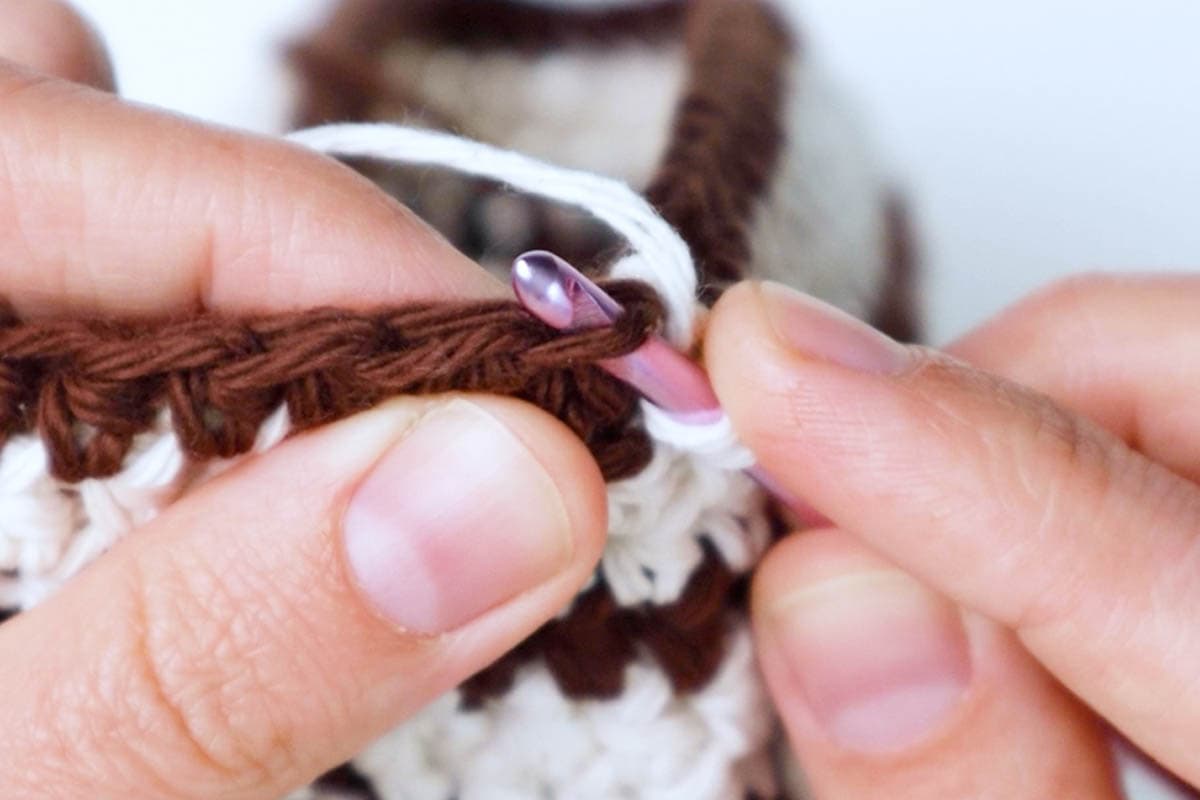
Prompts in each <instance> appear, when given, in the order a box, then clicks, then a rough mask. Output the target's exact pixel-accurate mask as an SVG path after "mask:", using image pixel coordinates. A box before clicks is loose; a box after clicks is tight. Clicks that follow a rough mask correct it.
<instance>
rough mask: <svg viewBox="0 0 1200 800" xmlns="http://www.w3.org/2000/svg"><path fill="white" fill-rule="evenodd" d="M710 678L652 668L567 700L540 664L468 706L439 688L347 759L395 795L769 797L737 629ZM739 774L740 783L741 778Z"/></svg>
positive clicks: (754, 685)
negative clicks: (696, 686)
mask: <svg viewBox="0 0 1200 800" xmlns="http://www.w3.org/2000/svg"><path fill="white" fill-rule="evenodd" d="M729 646H730V647H729V654H728V656H727V658H726V659H725V661H724V662H723V663H722V665H721V668H720V670H719V672H718V673H717V675H716V676H715V677H714V679H713V680H712V682H711V683H709V684H708V685H707V686H706V687H704V688H703V689H701V690H700V691H698V692H695V693H693V694H690V695H686V696H680V695H677V694H676V693H675V691H674V689H673V688H672V687H671V685H670V683H669V682H668V681H667V680H666V678H665V676H664V675H663V674H662V672H661V671H660V670H658V669H657V668H656V667H655V666H654V665H653V664H652V663H650V662H646V661H639V662H636V663H634V664H632V665H630V666H629V667H628V668H627V670H626V674H625V690H624V691H623V692H622V693H621V695H620V696H618V697H616V698H614V699H612V700H603V701H600V700H572V699H571V698H568V697H565V696H564V695H563V694H562V693H561V692H560V691H559V690H558V687H557V686H556V685H555V683H554V680H553V678H551V677H550V675H549V673H548V672H547V671H546V669H545V667H543V666H541V665H530V666H527V667H525V668H523V669H522V670H520V671H519V672H518V674H517V677H516V680H515V683H514V686H513V688H512V689H511V691H509V692H508V693H507V694H505V695H504V696H502V697H498V698H495V699H493V700H490V701H488V702H487V703H485V704H484V706H483V707H482V708H480V709H478V710H475V711H463V710H462V709H460V708H459V697H458V693H457V692H450V693H449V694H447V695H445V696H443V697H442V698H440V699H439V700H437V701H435V702H434V703H433V704H432V705H430V706H428V707H427V708H425V709H424V710H423V711H422V712H421V713H419V714H418V715H417V716H415V717H414V718H413V719H411V720H409V722H408V723H406V724H404V725H402V726H400V727H399V728H397V729H395V730H394V731H392V732H391V733H390V734H388V735H387V736H385V737H383V738H382V739H379V740H378V741H377V742H376V743H375V744H373V745H372V746H371V747H369V748H368V749H367V750H366V751H364V752H363V753H362V754H361V755H360V756H359V757H358V758H357V759H355V761H354V764H355V766H356V767H357V768H358V769H359V770H360V771H361V772H362V773H363V774H364V775H366V776H367V777H368V778H369V779H370V780H371V781H372V783H373V784H374V785H375V786H376V788H377V789H378V791H379V792H380V794H381V796H383V797H392V798H405V800H510V799H511V800H528V798H533V797H546V798H551V797H552V798H556V800H612V799H613V798H628V799H629V800H637V799H639V798H646V799H647V800H651V799H652V800H743V798H744V797H745V794H746V792H747V791H748V790H755V791H757V792H759V793H760V794H761V795H762V796H772V795H773V794H774V787H773V786H772V785H771V778H770V772H769V770H766V769H762V768H761V764H758V763H753V760H754V759H755V758H756V757H758V758H761V754H762V753H763V751H764V750H765V749H766V744H767V739H768V736H769V734H770V726H771V723H770V718H771V717H770V713H769V711H768V708H767V705H766V699H765V697H764V694H763V691H762V688H761V684H760V681H759V680H758V678H757V673H756V667H755V664H754V659H753V648H752V647H751V643H750V637H749V634H748V633H747V632H746V631H744V630H743V631H739V632H738V633H737V634H735V635H734V636H733V637H732V638H731V640H730V642H729ZM748 779H751V782H748Z"/></svg>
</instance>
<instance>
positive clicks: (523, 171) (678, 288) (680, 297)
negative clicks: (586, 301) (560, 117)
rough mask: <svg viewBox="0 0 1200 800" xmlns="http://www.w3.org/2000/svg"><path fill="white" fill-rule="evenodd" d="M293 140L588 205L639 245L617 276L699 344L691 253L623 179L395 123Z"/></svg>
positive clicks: (676, 335)
mask: <svg viewBox="0 0 1200 800" xmlns="http://www.w3.org/2000/svg"><path fill="white" fill-rule="evenodd" d="M287 138H288V139H289V140H290V141H292V142H294V143H296V144H299V145H303V146H305V147H308V148H311V149H313V150H316V151H318V152H321V153H325V154H328V155H337V156H343V157H352V158H372V159H378V160H382V161H391V162H396V163H401V164H411V165H421V166H436V167H445V168H446V169H450V170H453V171H455V172H461V173H464V174H467V175H475V176H477V177H480V178H488V179H490V180H494V181H498V182H500V183H504V184H507V185H508V186H511V187H512V188H514V189H517V190H520V191H521V192H523V193H526V194H531V195H536V196H538V197H544V198H546V199H548V200H553V201H555V202H558V203H562V204H563V205H569V206H574V207H576V208H579V209H582V210H584V211H587V212H588V213H590V214H592V215H593V216H594V217H596V218H597V219H598V220H600V221H601V222H603V223H605V224H606V225H608V226H609V227H610V228H612V230H613V232H615V233H616V234H618V235H619V236H621V237H622V238H623V239H625V241H626V242H627V243H628V244H629V246H630V248H631V249H632V251H633V252H632V253H631V254H630V255H628V256H626V257H625V258H622V259H621V260H620V262H619V263H618V264H616V265H615V266H614V268H613V271H612V274H613V276H614V277H619V278H636V279H637V280H640V281H644V282H646V283H648V284H650V285H651V286H653V287H654V288H655V290H656V291H657V292H658V293H659V295H660V297H661V298H662V301H663V304H664V305H665V306H666V309H667V323H666V335H667V338H669V339H670V340H671V341H672V342H673V343H674V344H675V345H676V346H679V347H682V348H687V347H689V346H690V345H691V342H692V335H693V330H694V327H695V320H696V312H697V305H696V267H695V264H694V262H693V261H692V255H691V251H690V250H689V249H688V246H687V243H686V242H684V241H683V238H682V237H680V235H679V234H678V233H676V232H675V229H674V228H672V227H671V226H670V225H669V224H667V222H666V220H664V219H663V218H662V217H661V216H659V214H658V212H657V211H655V210H654V208H653V207H652V206H651V205H650V204H649V203H648V202H647V201H646V199H645V198H644V197H642V196H641V195H640V194H638V193H637V192H635V191H633V190H632V189H630V188H629V187H628V186H626V185H625V184H624V183H622V182H621V181H618V180H613V179H612V178H606V177H603V176H601V175H596V174H593V173H590V172H583V171H581V170H573V169H566V168H564V167H557V166H554V165H552V164H547V163H545V162H543V161H538V160H537V159H534V158H530V157H528V156H525V155H522V154H520V153H516V152H513V151H511V150H504V149H502V148H499V147H493V146H491V145H487V144H483V143H482V142H476V141H472V140H470V139H464V138H462V137H459V136H454V135H452V134H448V133H442V132H439V131H430V130H424V129H421V128H410V127H405V126H402V125H389V124H387V123H342V124H336V125H324V126H321V127H317V128H309V129H307V130H302V131H297V132H295V133H292V134H290V135H289V136H288V137H287Z"/></svg>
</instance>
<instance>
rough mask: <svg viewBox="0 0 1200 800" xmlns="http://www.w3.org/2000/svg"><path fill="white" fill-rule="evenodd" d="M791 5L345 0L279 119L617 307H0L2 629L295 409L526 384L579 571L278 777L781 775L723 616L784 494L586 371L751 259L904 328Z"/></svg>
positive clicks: (453, 795) (892, 252) (371, 794)
mask: <svg viewBox="0 0 1200 800" xmlns="http://www.w3.org/2000/svg"><path fill="white" fill-rule="evenodd" d="M794 5H795V3H793V2H792V1H791V0H691V1H690V2H689V1H687V0H343V2H341V3H340V4H338V5H336V6H335V8H334V11H333V13H332V15H331V17H330V18H329V19H328V20H327V21H326V22H325V24H323V25H322V26H320V27H319V28H318V29H317V30H316V31H314V32H313V33H312V35H311V36H309V37H308V38H307V39H305V40H304V41H302V42H299V43H297V44H295V45H293V47H292V48H291V50H290V53H289V55H290V58H291V61H292V63H293V65H294V66H295V68H296V71H297V74H298V76H299V77H300V81H299V84H300V88H301V93H300V105H299V111H298V118H299V122H300V123H302V127H306V128H307V129H306V130H301V131H300V132H298V133H296V134H292V136H291V137H289V138H291V139H292V141H294V142H296V143H298V144H300V145H303V146H306V147H310V148H312V149H315V150H318V151H321V152H324V153H327V154H330V155H332V156H335V157H338V158H342V159H344V160H346V161H347V163H349V164H351V165H352V166H354V167H355V168H357V169H359V170H360V171H362V172H363V173H364V174H366V175H368V176H369V177H371V178H373V179H374V180H376V181H377V183H379V185H381V186H382V187H383V188H384V189H386V190H387V191H389V192H390V193H392V194H394V195H395V196H396V197H398V198H399V199H401V200H402V201H404V202H405V203H407V204H408V205H409V206H411V207H412V208H413V209H414V210H416V211H417V212H418V213H419V214H421V215H422V216H424V217H425V218H426V219H427V220H428V221H429V222H431V223H432V224H434V225H435V226H436V227H438V228H439V229H440V230H441V231H442V232H443V233H444V234H445V235H446V236H447V237H448V238H449V239H450V240H451V241H452V242H454V244H455V245H457V246H458V247H459V248H460V249H462V250H463V251H464V252H466V253H467V254H468V255H470V256H471V257H473V258H475V259H476V260H477V261H479V262H480V263H481V264H484V265H485V266H487V267H489V268H494V269H497V270H507V265H508V264H509V263H510V262H511V260H512V258H513V257H514V256H515V255H516V254H518V253H520V252H522V251H524V250H527V249H531V248H539V249H547V250H552V251H554V252H557V253H559V254H561V255H562V256H564V257H565V258H566V259H567V260H569V261H571V262H572V263H574V264H576V265H577V266H580V267H581V268H584V269H585V271H587V272H588V273H589V274H591V275H593V276H594V277H595V278H596V280H598V281H599V282H600V283H601V285H602V286H603V287H604V288H605V290H606V291H608V292H609V293H610V294H611V295H612V296H613V297H614V298H615V299H616V300H617V301H618V302H619V303H620V304H621V306H623V307H624V309H625V313H624V314H623V315H622V316H621V317H620V318H619V319H618V320H617V321H616V322H615V323H614V324H613V325H612V326H609V327H600V328H592V329H589V330H580V331H559V330H555V329H553V328H551V327H549V326H548V325H546V324H544V323H543V322H541V321H539V320H538V319H536V318H535V317H533V316H532V315H531V314H529V313H528V312H527V311H526V310H525V309H524V308H522V307H521V306H520V305H519V304H518V303H516V302H515V301H486V302H478V301H473V302H458V303H455V302H437V303H418V304H407V305H404V306H401V307H388V308H374V309H372V308H366V309H332V308H317V309H309V310H303V311H296V312H290V313H284V314H274V315H265V316H259V317H238V318H233V317H229V316H220V315H216V314H208V313H202V314H198V315H196V316H194V317H190V318H172V319H170V320H160V321H158V322H146V321H140V322H137V323H129V324H124V323H120V322H113V321H100V320H52V321H23V320H20V319H18V318H17V317H16V316H15V315H13V314H12V313H10V312H8V311H6V310H5V308H4V307H3V305H2V304H0V448H2V449H0V619H2V618H3V617H5V616H8V615H11V614H13V613H17V612H19V611H21V610H24V609H27V608H30V607H32V606H33V605H35V604H37V603H38V602H39V601H40V600H42V599H43V598H45V597H47V596H48V595H49V594H51V593H52V592H54V591H55V589H56V588H58V587H59V586H61V585H62V584H63V583H64V582H65V581H67V580H69V579H70V578H71V576H72V575H73V574H75V573H76V572H78V571H79V570H80V569H81V568H82V567H83V566H85V565H86V564H87V563H89V562H90V561H91V560H93V559H95V558H97V557H99V556H101V555H102V554H103V552H104V551H105V550H106V549H107V548H108V547H110V546H111V545H112V544H113V543H114V542H115V541H116V540H117V539H118V538H120V537H121V536H123V535H125V534H126V533H127V532H129V531H130V530H131V529H133V528H134V527H136V526H138V525H141V524H143V523H145V522H146V521H147V520H149V519H151V518H153V517H154V516H155V515H156V514H157V513H159V512H160V511H161V510H162V509H163V508H165V507H166V506H168V505H169V504H171V503H172V502H174V501H175V500H176V499H178V498H179V497H180V496H182V495H183V494H185V493H187V492H188V491H190V490H192V489H193V488H195V487H196V486H198V485H199V484H200V483H202V482H204V481H205V480H207V479H209V478H210V477H211V476H212V475H214V474H216V473H217V472H219V471H221V470H223V469H225V468H227V467H228V466H229V465H230V464H232V463H235V462H236V460H237V459H238V458H239V457H242V456H244V455H245V454H247V453H250V452H254V451H260V450H263V449H266V448H269V447H271V446H273V445H274V444H275V443H277V442H279V441H280V440H281V439H282V438H283V437H285V436H287V435H288V434H289V433H291V432H294V431H299V430H303V429H305V428H310V427H312V426H316V425H320V424H323V423H326V422H329V421H332V420H335V419H338V418H341V417H344V416H346V415H348V414H352V413H355V412H357V411H360V410H362V409H364V408H367V407H370V406H372V405H374V404H376V403H378V402H380V401H382V400H384V399H386V398H388V397H391V396H395V395H399V394H421V393H436V392H444V391H451V390H453V391H486V392H492V393H499V394H505V395H510V396H514V397H519V398H521V399H524V400H527V401H529V402H532V403H535V404H537V405H538V406H540V407H542V408H544V409H546V410H547V411H549V412H550V413H552V414H554V415H555V416H557V417H559V418H560V419H562V420H563V421H564V422H565V423H566V424H567V425H568V426H569V427H570V428H571V429H572V430H573V431H574V432H575V433H576V434H577V435H578V436H579V437H580V438H581V439H582V440H583V441H584V442H585V443H586V444H587V446H588V448H589V449H590V450H591V452H592V453H593V455H594V456H595V458H596V460H597V462H598V463H599V464H600V467H601V470H602V472H603V474H604V476H605V479H606V481H607V482H608V511H609V532H608V541H607V544H606V548H605V551H604V555H603V558H602V561H601V563H600V565H599V566H598V568H597V571H596V574H595V576H594V578H593V580H592V581H591V582H590V583H589V585H588V586H586V587H585V588H584V589H583V591H582V592H581V593H580V594H579V595H578V596H577V597H576V598H575V599H574V601H573V602H572V603H571V605H570V606H569V607H567V608H564V609H562V611H561V612H560V613H559V615H558V616H557V617H556V618H555V619H553V620H551V621H550V622H548V623H547V624H546V625H544V626H543V627H542V628H541V629H539V630H538V631H537V632H535V633H534V634H533V635H532V636H530V637H529V638H528V639H527V640H526V641H524V642H523V643H522V644H520V645H519V646H518V647H517V648H516V649H515V650H513V651H512V652H510V653H509V654H508V655H507V656H505V657H504V658H503V659H501V660H500V661H499V662H497V663H495V664H494V665H492V666H491V667H489V668H488V669H486V670H484V671H483V672H482V673H480V674H478V675H476V676H475V677H473V678H472V679H470V680H469V681H468V682H466V683H465V684H463V685H461V686H459V687H458V688H457V689H455V690H454V691H452V692H450V693H448V694H447V695H445V696H443V697H442V698H440V699H439V700H437V701H436V702H434V703H433V704H431V705H430V706H428V707H427V708H425V709H424V710H422V711H421V712H419V713H418V714H417V715H416V716H415V717H414V718H413V719H411V720H409V721H408V722H406V723H405V724H403V725H401V726H399V727H398V728H396V729H395V730H394V731H392V732H391V733H389V734H388V735H386V736H385V737H383V738H382V739H380V740H378V741H377V742H375V743H374V744H373V745H372V746H370V747H369V748H368V749H367V750H366V751H364V752H362V753H360V754H359V755H358V756H357V757H356V758H354V759H353V760H352V761H351V762H350V763H348V764H346V765H344V766H343V767H341V768H339V769H337V770H335V771H333V772H331V773H329V774H328V775H326V776H323V777H322V778H321V779H320V780H319V781H317V782H316V783H314V784H313V785H312V786H310V787H306V788H304V789H302V790H300V791H298V792H297V793H296V795H295V796H294V797H295V798H297V799H299V798H311V799H312V800H316V799H317V798H326V799H328V800H332V799H333V798H378V800H402V799H403V800H409V799H411V800H509V799H511V800H518V799H520V800H525V799H526V798H563V799H564V800H565V799H567V798H578V800H590V799H592V798H595V799H596V800H601V799H603V800H610V799H612V798H646V799H647V800H655V799H657V798H663V799H667V798H671V799H678V800H745V799H747V798H757V799H758V800H771V799H774V798H785V797H796V796H797V792H798V791H799V790H798V789H796V788H794V787H790V786H789V785H788V782H787V781H786V780H785V776H784V772H786V770H784V769H782V768H781V767H780V765H779V761H778V759H776V758H775V756H774V753H773V750H772V743H773V738H774V721H773V719H772V716H771V713H770V710H769V707H768V704H767V702H766V697H765V693H764V690H763V687H762V682H761V679H760V677H759V676H758V673H757V669H756V666H755V664H754V659H753V652H752V648H751V645H750V641H749V633H748V625H747V620H746V611H745V608H744V592H745V584H746V578H747V574H748V572H749V570H750V569H751V568H752V567H753V565H754V564H755V563H756V561H757V559H758V558H759V557H760V556H761V554H762V553H763V551H764V550H765V549H766V547H767V545H768V544H769V541H770V539H771V537H772V536H773V535H774V534H776V533H778V532H779V531H778V527H779V526H778V523H777V516H776V515H775V514H774V513H773V510H772V507H771V504H770V502H769V501H768V499H767V498H766V497H765V496H764V495H763V493H762V492H761V490H760V489H759V488H758V487H757V485H756V484H755V483H754V482H753V481H751V480H750V479H749V478H748V477H746V475H745V474H744V473H743V472H742V469H743V468H745V467H746V466H748V464H749V463H750V462H749V459H748V455H747V454H746V453H745V452H744V451H743V450H742V448H740V447H739V446H738V445H737V442H736V441H735V440H734V438H733V436H732V434H731V432H730V429H729V425H728V421H727V420H724V419H722V420H719V421H718V422H717V423H714V424H709V425H704V426H686V425H681V424H679V423H677V422H673V421H672V420H671V419H670V418H669V417H668V416H667V415H664V414H663V413H662V412H661V411H660V410H658V409H656V408H655V407H654V406H652V405H650V404H648V403H647V402H645V401H643V400H640V399H639V396H638V395H637V393H636V392H635V391H634V390H633V389H631V388H630V387H629V386H627V385H625V384H624V383H622V382H621V381H620V380H618V379H617V378H615V377H612V376H611V375H610V374H609V373H608V372H605V371H604V370H603V369H601V368H600V367H599V366H598V365H597V364H598V362H600V361H602V360H605V359H612V358H615V357H619V356H622V355H625V354H628V353H630V352H632V351H633V350H635V349H636V348H638V347H639V346H640V345H641V344H643V343H644V342H645V341H646V340H647V338H648V337H649V336H651V335H654V334H661V335H663V336H664V337H665V338H667V339H668V340H669V341H670V342H671V343H672V344H674V345H675V346H677V347H679V348H680V349H682V350H684V351H689V352H694V351H695V348H696V347H697V346H698V342H697V338H698V334H699V332H700V327H701V322H702V319H703V314H704V310H705V306H706V305H707V304H710V303H711V302H712V301H714V300H715V299H716V298H717V297H718V296H719V294H720V292H721V290H722V288H723V287H724V286H727V285H728V284H729V283H731V282H733V281H736V280H738V279H741V278H744V277H759V278H771V279H774V280H779V281H783V282H786V283H789V284H791V285H793V286H796V287H798V288H800V289H803V290H804V291H807V292H810V293H812V294H814V295H817V296H819V297H821V298H823V299H825V300H828V301H830V302H833V303H835V304H837V305H839V306H841V307H842V308H844V309H846V310H847V311H849V312H851V313H853V314H855V315H857V316H860V317H863V318H866V319H869V320H871V321H872V322H874V323H875V324H877V325H879V326H881V327H882V328H884V329H885V330H887V331H888V332H889V333H891V334H892V335H894V336H897V337H899V338H905V339H912V338H914V336H915V330H914V328H913V320H912V315H911V305H912V304H911V302H910V301H911V292H912V288H913V287H912V281H913V275H912V265H911V258H910V254H909V247H908V243H907V236H906V234H907V231H906V226H905V223H904V220H903V217H902V214H901V211H900V208H899V205H898V204H897V203H896V202H895V199H894V198H893V197H892V195H891V194H890V192H889V187H888V184H887V180H886V178H885V176H884V174H883V172H882V171H881V170H880V169H879V168H878V167H877V166H876V164H875V162H874V161H873V160H872V158H871V156H870V148H869V147H867V146H866V144H865V141H864V139H863V137H862V136H861V135H860V133H859V131H858V127H857V124H856V122H855V120H854V118H853V115H852V114H849V113H847V111H846V109H845V108H844V107H843V106H842V105H841V103H840V100H839V98H838V95H837V94H836V92H833V91H831V90H830V89H829V87H828V85H827V84H826V83H825V82H824V81H823V80H822V78H821V76H820V74H819V73H818V72H817V71H816V70H815V69H814V67H813V66H812V64H811V60H810V59H808V58H806V57H805V53H804V50H803V48H802V46H801V40H800V35H799V27H798V25H797V20H796V16H797V12H796V9H795V8H794ZM328 123H335V124H328ZM313 126H315V127H313ZM451 132H452V133H451ZM464 491H466V492H469V491H470V487H464Z"/></svg>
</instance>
